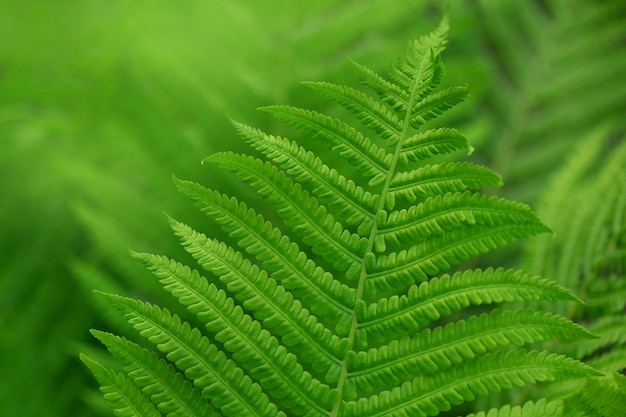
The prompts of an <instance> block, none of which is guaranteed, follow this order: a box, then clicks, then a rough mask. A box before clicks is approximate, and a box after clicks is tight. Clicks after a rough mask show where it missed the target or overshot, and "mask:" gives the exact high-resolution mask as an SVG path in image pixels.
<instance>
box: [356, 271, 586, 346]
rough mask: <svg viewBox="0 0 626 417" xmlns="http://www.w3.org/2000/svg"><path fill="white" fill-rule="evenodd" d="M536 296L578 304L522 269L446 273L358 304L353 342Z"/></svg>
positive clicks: (573, 299)
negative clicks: (471, 308) (403, 291)
mask: <svg viewBox="0 0 626 417" xmlns="http://www.w3.org/2000/svg"><path fill="white" fill-rule="evenodd" d="M540 299H541V300H549V301H579V302H581V300H580V299H578V298H577V297H575V296H574V295H573V294H572V293H571V292H570V291H569V290H567V289H565V288H563V287H561V286H559V285H558V284H556V283H554V282H552V281H549V280H546V279H542V278H540V277H538V276H534V275H532V274H528V273H524V272H522V271H516V270H512V269H509V270H504V269H495V270H494V269H492V268H488V269H486V270H484V271H483V270H480V269H477V270H474V271H462V272H456V273H455V274H453V275H452V276H450V275H447V274H446V275H442V276H441V277H439V278H433V279H431V280H429V281H428V282H423V283H421V284H420V285H419V286H418V285H414V286H412V287H410V288H409V289H408V291H407V293H406V295H402V296H393V297H390V298H383V299H381V300H380V301H378V302H376V303H372V304H370V305H367V304H366V303H364V302H359V303H357V305H356V314H357V317H358V319H359V323H360V325H359V328H358V329H357V332H356V333H357V340H360V341H361V342H360V344H363V343H366V342H365V340H367V338H368V337H372V338H374V340H383V339H384V338H386V337H389V336H392V335H394V336H397V335H399V334H404V333H405V332H408V333H411V332H414V331H416V330H418V329H419V328H420V327H421V326H423V325H425V324H427V323H429V322H431V321H435V320H438V319H439V318H441V317H445V316H449V315H450V314H451V313H452V312H454V311H459V310H460V309H462V308H465V307H468V306H471V305H484V304H492V303H502V302H505V301H507V302H511V301H529V300H540Z"/></svg>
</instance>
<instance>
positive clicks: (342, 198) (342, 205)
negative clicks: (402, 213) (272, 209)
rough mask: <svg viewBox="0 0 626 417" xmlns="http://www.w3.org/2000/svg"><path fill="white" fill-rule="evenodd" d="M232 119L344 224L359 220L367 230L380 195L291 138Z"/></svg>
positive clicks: (241, 132) (248, 138)
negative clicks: (269, 132) (263, 130)
mask: <svg viewBox="0 0 626 417" xmlns="http://www.w3.org/2000/svg"><path fill="white" fill-rule="evenodd" d="M233 123H234V125H235V127H236V128H237V130H238V131H239V133H240V134H241V135H242V136H243V137H244V138H246V140H247V141H248V142H249V143H250V144H251V145H252V146H253V147H254V148H255V149H257V150H259V151H261V152H263V153H264V154H265V155H266V156H267V157H268V158H271V159H272V160H274V162H276V163H277V164H279V165H280V166H281V167H282V168H283V170H284V171H285V172H287V173H289V174H291V175H293V176H294V180H295V181H296V182H298V183H299V184H301V185H302V186H303V187H305V186H306V187H307V189H309V190H310V192H311V194H312V195H313V196H315V197H316V198H317V199H318V200H319V201H320V203H322V204H324V205H326V206H327V207H329V209H331V210H332V212H333V213H334V214H335V217H338V218H339V219H340V221H342V222H345V223H346V224H348V225H353V224H360V225H361V226H362V228H361V229H360V230H361V232H360V233H361V234H362V235H363V234H365V233H366V232H365V231H367V230H370V229H369V228H370V227H371V226H372V224H373V218H374V216H375V213H376V209H377V206H378V201H379V199H380V197H379V196H378V195H372V194H371V193H370V192H369V191H365V190H364V189H363V188H362V187H360V186H358V185H356V184H355V183H354V181H352V180H348V179H346V178H345V177H344V176H343V175H341V174H339V173H338V172H337V171H336V170H335V169H333V168H330V167H328V166H327V165H326V164H324V163H323V162H322V160H321V159H319V158H317V157H316V156H315V155H314V154H313V153H312V152H307V151H306V150H305V149H304V148H302V147H300V146H298V145H297V144H296V143H295V142H293V141H290V140H288V139H284V138H280V137H275V136H271V135H267V134H265V133H263V132H261V131H260V130H258V129H255V128H252V127H250V126H246V125H243V124H241V123H237V122H233ZM364 230H365V231H364Z"/></svg>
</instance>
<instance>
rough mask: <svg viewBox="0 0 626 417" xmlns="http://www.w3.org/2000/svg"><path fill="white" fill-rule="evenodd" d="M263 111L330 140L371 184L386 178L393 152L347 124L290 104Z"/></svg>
mask: <svg viewBox="0 0 626 417" xmlns="http://www.w3.org/2000/svg"><path fill="white" fill-rule="evenodd" d="M260 110H263V111H266V112H268V113H270V114H272V115H273V116H274V117H276V118H278V119H280V120H282V121H284V122H287V123H289V124H290V125H292V126H294V127H297V128H299V129H302V130H304V131H305V132H307V133H311V134H312V135H314V137H316V138H321V139H324V140H326V141H328V144H329V145H330V148H331V149H332V150H333V151H335V152H337V154H338V155H340V156H342V157H343V158H345V159H346V160H347V161H348V162H349V163H350V164H351V165H352V166H354V167H355V168H357V169H358V171H359V172H361V173H362V174H363V175H364V176H366V177H367V178H368V179H369V185H377V184H380V183H382V182H384V181H385V179H386V177H387V171H388V170H389V168H390V167H391V160H392V159H393V155H391V154H389V153H388V152H387V151H386V150H385V149H383V148H380V147H378V146H377V145H376V144H375V143H373V142H372V141H371V140H370V139H369V138H367V137H365V136H364V135H363V134H362V133H361V132H359V131H357V130H356V129H355V128H353V127H351V126H349V125H348V124H347V123H345V122H343V121H341V120H339V119H335V118H332V117H330V116H325V115H323V114H320V113H317V112H314V111H310V110H305V109H298V108H295V107H289V106H268V107H262V108H261V109H260Z"/></svg>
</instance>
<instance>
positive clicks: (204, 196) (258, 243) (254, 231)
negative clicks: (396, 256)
mask: <svg viewBox="0 0 626 417" xmlns="http://www.w3.org/2000/svg"><path fill="white" fill-rule="evenodd" d="M177 184H178V187H179V189H180V191H181V192H183V193H184V194H186V195H187V196H189V197H190V198H191V199H192V200H195V201H196V204H197V206H198V207H199V208H200V210H202V211H204V212H205V213H207V214H208V215H211V216H215V217H214V218H215V219H216V221H218V222H221V223H222V224H224V225H225V226H224V227H225V229H226V230H227V231H228V232H229V233H231V236H233V237H234V238H236V239H238V240H239V242H238V243H239V245H240V246H242V247H243V248H245V249H246V250H247V251H248V252H250V253H252V254H253V255H255V256H257V258H258V259H259V260H261V261H262V262H263V265H264V266H265V268H267V269H268V270H270V271H274V273H273V274H272V277H274V278H275V279H276V280H277V281H278V282H280V283H281V284H282V285H284V286H285V288H287V289H290V290H294V291H295V292H296V294H298V292H299V291H298V290H304V291H302V294H304V295H305V300H310V306H311V311H313V312H314V313H316V314H328V315H329V316H330V317H331V319H334V320H337V321H338V323H339V324H341V323H345V322H346V320H348V321H349V320H350V316H351V314H350V306H351V305H352V304H353V303H354V299H355V291H354V290H353V289H351V288H349V287H347V286H346V285H345V284H342V283H340V282H338V281H335V280H334V278H333V277H332V275H330V274H329V273H327V272H325V271H324V270H322V268H320V267H318V266H316V265H315V263H314V262H313V261H312V260H310V259H308V257H307V256H306V254H304V253H303V252H300V250H299V248H298V246H297V245H296V244H295V243H293V242H291V241H290V240H289V238H288V237H287V236H284V235H283V234H282V233H281V232H280V231H279V230H278V229H276V228H274V227H273V226H272V225H271V224H270V223H269V222H266V221H265V220H264V219H263V218H262V217H261V216H260V215H257V214H256V213H255V212H254V211H253V210H252V209H250V210H248V208H247V207H246V205H245V204H244V203H241V204H239V203H238V202H237V201H236V200H235V199H234V198H233V199H229V198H228V197H227V196H225V195H222V194H220V193H218V192H216V191H211V190H208V189H207V188H204V187H202V186H201V185H199V184H196V183H193V182H189V181H180V180H177ZM316 300H322V302H321V303H319V305H320V306H322V307H324V306H328V305H329V304H332V305H333V306H334V308H333V309H332V310H327V309H323V310H317V309H316V307H315V306H316V305H318V304H317V302H316ZM308 304H309V303H307V305H308Z"/></svg>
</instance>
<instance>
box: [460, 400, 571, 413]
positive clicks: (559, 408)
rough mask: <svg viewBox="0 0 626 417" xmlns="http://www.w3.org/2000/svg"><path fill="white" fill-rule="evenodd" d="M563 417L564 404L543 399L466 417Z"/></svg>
mask: <svg viewBox="0 0 626 417" xmlns="http://www.w3.org/2000/svg"><path fill="white" fill-rule="evenodd" d="M548 416H550V417H562V416H563V402H562V401H559V400H556V401H546V400H545V399H541V400H539V401H537V402H533V401H528V402H526V403H525V404H524V405H518V406H515V407H511V406H510V405H505V406H504V407H502V408H500V409H495V408H492V409H491V410H489V411H488V412H484V411H481V412H480V413H472V414H468V415H467V416H466V417H548Z"/></svg>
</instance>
